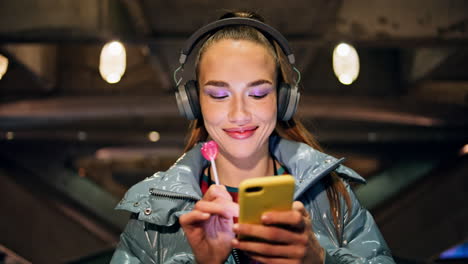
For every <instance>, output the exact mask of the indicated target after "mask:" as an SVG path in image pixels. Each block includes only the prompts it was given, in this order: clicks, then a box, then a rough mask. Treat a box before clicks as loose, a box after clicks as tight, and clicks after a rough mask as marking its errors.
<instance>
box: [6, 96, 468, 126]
mask: <svg viewBox="0 0 468 264" xmlns="http://www.w3.org/2000/svg"><path fill="white" fill-rule="evenodd" d="M301 102H302V105H301V106H300V107H299V113H298V114H299V116H301V117H302V118H304V119H313V118H326V119H332V120H333V119H335V120H348V121H364V122H377V123H388V124H400V125H414V126H421V127H444V126H447V125H456V126H464V125H467V123H468V120H466V115H465V114H466V107H464V106H457V105H434V104H426V103H423V102H418V103H415V102H414V101H413V100H405V99H401V100H391V99H381V98H377V97H373V98H371V97H327V96H303V97H302V98H301ZM357 102H359V103H357ZM156 106H157V107H156ZM177 117H179V112H178V109H177V106H176V103H175V98H174V97H173V96H132V97H131V96H126V97H122V96H96V97H92V96H87V97H63V98H60V97H56V98H50V99H44V100H23V101H18V102H13V103H5V104H1V105H0V120H1V121H2V122H0V123H1V124H2V126H3V128H7V127H8V126H9V124H10V125H13V124H14V123H15V122H16V123H17V124H21V123H25V124H27V123H28V122H29V123H30V124H34V122H35V121H36V123H41V122H54V121H56V122H65V123H69V122H72V121H86V120H88V121H90V120H102V119H109V120H116V119H121V118H130V119H131V118H177Z"/></svg>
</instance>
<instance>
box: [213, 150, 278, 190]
mask: <svg viewBox="0 0 468 264" xmlns="http://www.w3.org/2000/svg"><path fill="white" fill-rule="evenodd" d="M216 167H217V169H218V177H219V181H220V183H221V184H223V185H227V186H231V187H238V186H239V184H240V182H241V181H243V180H245V179H248V178H255V177H263V176H269V175H273V174H274V167H273V161H272V157H271V156H270V155H269V153H268V149H267V150H266V151H262V152H259V153H256V154H255V155H252V156H251V157H247V158H242V159H239V158H234V157H232V156H229V155H226V154H225V153H221V152H220V153H219V155H218V157H217V158H216ZM212 169H213V167H211V170H212ZM212 175H213V173H212Z"/></svg>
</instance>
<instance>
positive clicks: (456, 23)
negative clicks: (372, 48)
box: [328, 0, 468, 47]
mask: <svg viewBox="0 0 468 264" xmlns="http://www.w3.org/2000/svg"><path fill="white" fill-rule="evenodd" d="M467 27H468V2H466V1H464V0H447V1H440V0H432V1H425V0H417V1H411V2H408V1H405V0H397V1H391V2H388V1H374V2H369V1H366V0H350V1H343V5H342V7H341V10H340V11H339V15H338V23H337V27H336V30H335V31H330V34H329V35H330V36H328V38H329V39H336V38H337V37H340V36H341V38H342V40H349V41H351V42H356V43H363V44H365V43H366V42H367V43H372V42H378V41H380V42H381V43H382V45H388V46H392V45H395V44H396V45H398V43H400V44H401V43H405V42H406V43H409V42H413V43H417V44H419V45H422V46H426V47H427V45H433V44H434V43H443V42H444V41H446V42H451V41H454V42H456V41H463V40H465V41H466V40H467V39H468V30H467ZM465 43H466V42H465Z"/></svg>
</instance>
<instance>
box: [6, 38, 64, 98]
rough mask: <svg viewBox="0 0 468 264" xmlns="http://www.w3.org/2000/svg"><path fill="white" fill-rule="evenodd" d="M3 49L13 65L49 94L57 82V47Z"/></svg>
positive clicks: (40, 45)
mask: <svg viewBox="0 0 468 264" xmlns="http://www.w3.org/2000/svg"><path fill="white" fill-rule="evenodd" d="M3 49H4V50H5V51H6V53H7V54H8V57H9V59H11V60H12V61H13V62H14V63H15V64H17V65H20V67H21V68H23V69H24V70H25V72H26V73H29V75H31V76H32V77H33V78H32V79H33V80H35V81H36V82H37V84H38V85H39V86H40V87H41V88H42V92H50V91H51V90H52V89H53V88H55V85H56V82H57V69H56V68H57V67H56V66H57V47H56V46H55V45H43V44H21V45H5V46H4V47H3Z"/></svg>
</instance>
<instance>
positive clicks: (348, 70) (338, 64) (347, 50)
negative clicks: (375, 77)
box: [333, 43, 359, 85]
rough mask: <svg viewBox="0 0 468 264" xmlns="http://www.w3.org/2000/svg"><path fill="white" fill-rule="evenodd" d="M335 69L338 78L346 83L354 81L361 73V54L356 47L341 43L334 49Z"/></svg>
mask: <svg viewBox="0 0 468 264" xmlns="http://www.w3.org/2000/svg"><path fill="white" fill-rule="evenodd" d="M333 71H334V72H335V76H336V77H337V78H338V80H339V81H340V82H341V83H342V84H345V85H350V84H351V83H353V82H354V81H355V80H356V79H357V77H358V75H359V56H358V54H357V51H356V49H355V48H354V47H353V46H351V45H349V44H346V43H340V44H339V45H337V46H336V47H335V49H334V50H333Z"/></svg>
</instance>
